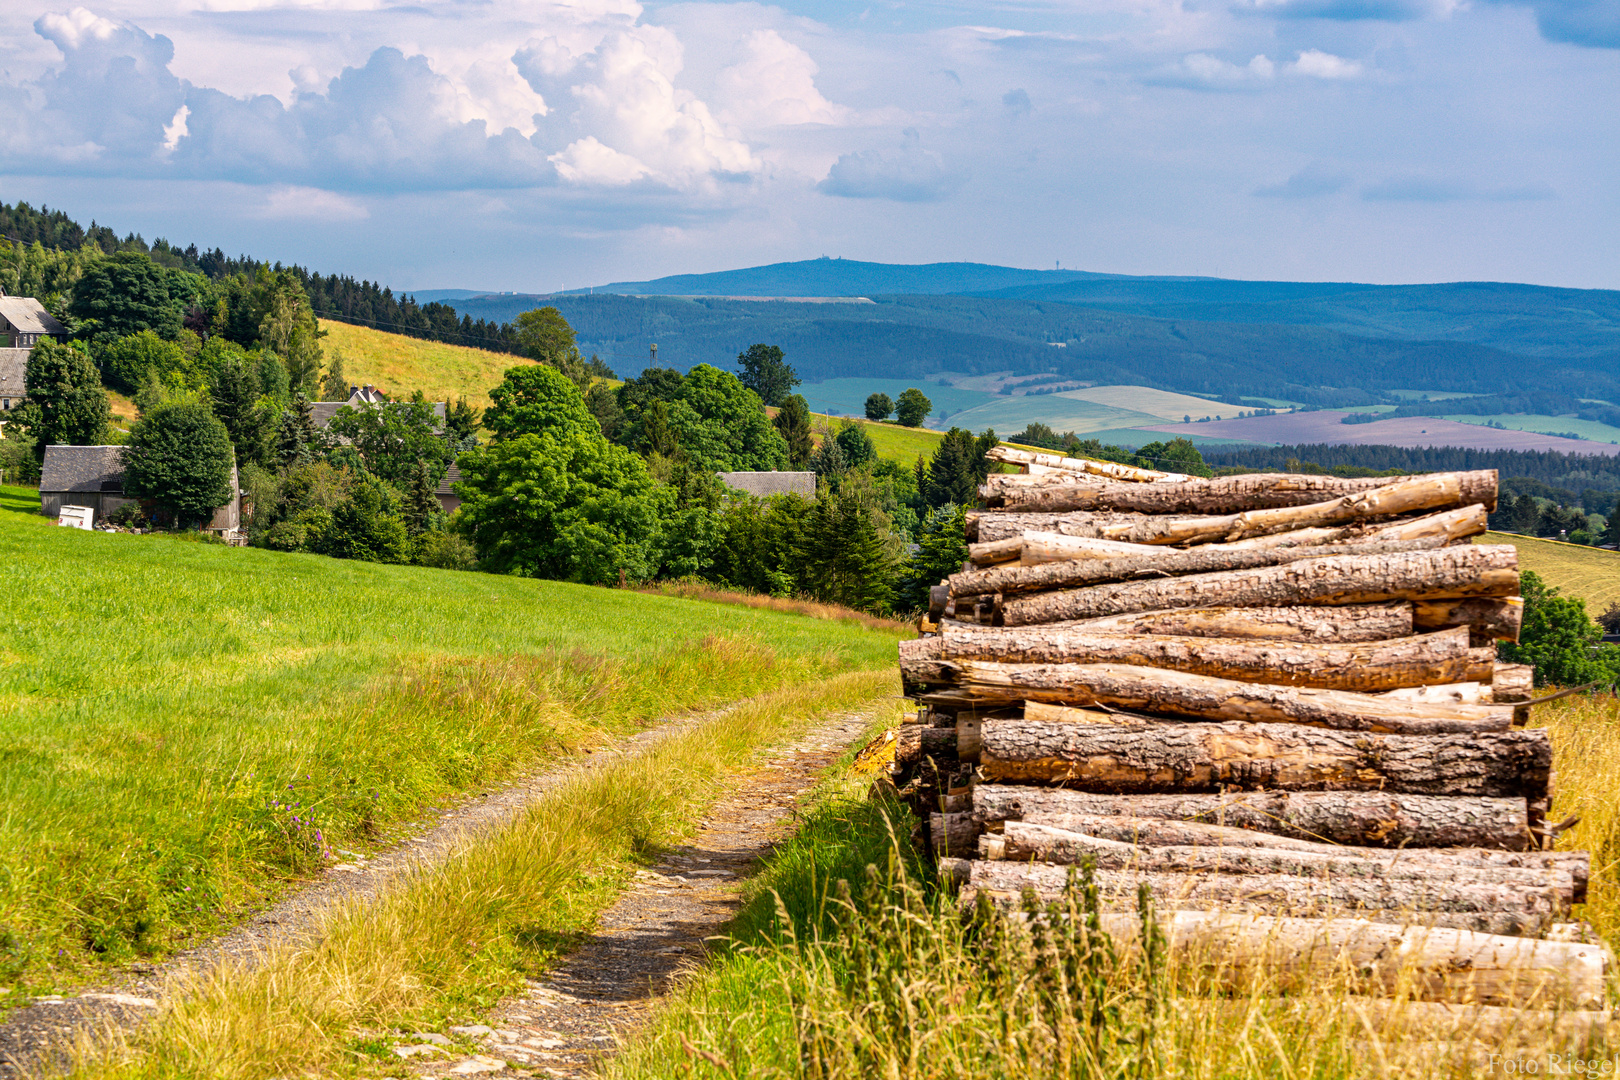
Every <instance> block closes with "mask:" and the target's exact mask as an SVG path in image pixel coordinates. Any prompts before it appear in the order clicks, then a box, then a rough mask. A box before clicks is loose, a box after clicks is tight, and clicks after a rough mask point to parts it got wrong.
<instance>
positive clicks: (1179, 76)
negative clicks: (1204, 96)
mask: <svg viewBox="0 0 1620 1080" xmlns="http://www.w3.org/2000/svg"><path fill="white" fill-rule="evenodd" d="M1276 77H1277V65H1276V64H1275V63H1274V62H1272V60H1271V58H1270V57H1268V56H1266V55H1264V54H1261V55H1258V56H1255V57H1254V58H1253V59H1251V60H1250V61H1249V62H1248V63H1247V64H1243V65H1238V64H1234V63H1232V62H1230V61H1227V60H1222V59H1221V58H1220V57H1218V56H1211V55H1210V54H1209V53H1191V54H1189V55H1187V56H1184V57H1182V58H1181V60H1180V61H1179V62H1178V63H1176V64H1173V65H1171V66H1170V67H1167V68H1161V69H1159V70H1158V71H1157V72H1155V73H1153V74H1152V75H1150V76H1149V77H1148V78H1147V80H1146V81H1147V82H1150V83H1156V84H1158V85H1161V86H1185V87H1189V88H1192V89H1215V90H1249V89H1254V88H1257V87H1261V86H1267V85H1269V84H1270V83H1271V82H1272V81H1273V80H1275V79H1276Z"/></svg>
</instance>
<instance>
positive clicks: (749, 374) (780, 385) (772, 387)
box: [737, 344, 800, 406]
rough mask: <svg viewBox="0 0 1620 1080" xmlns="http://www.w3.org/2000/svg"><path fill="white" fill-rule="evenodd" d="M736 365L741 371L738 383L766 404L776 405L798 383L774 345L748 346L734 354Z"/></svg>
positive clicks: (778, 349) (797, 376) (795, 373)
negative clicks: (741, 351)
mask: <svg viewBox="0 0 1620 1080" xmlns="http://www.w3.org/2000/svg"><path fill="white" fill-rule="evenodd" d="M737 366H738V367H740V368H742V375H741V376H740V378H741V379H742V384H743V385H744V386H746V387H748V389H750V390H752V391H753V392H754V393H756V394H758V395H759V400H761V401H763V402H764V403H765V404H767V405H772V406H775V405H780V404H781V403H782V401H783V399H784V398H786V397H787V396H788V395H789V394H791V393H792V392H793V388H794V387H795V386H798V385H799V382H800V380H799V375H798V373H797V372H795V371H794V370H793V369H792V368H791V367H789V366H788V364H787V362H786V361H785V360H784V359H783V354H782V350H781V349H780V348H778V347H777V346H775V345H765V344H759V345H750V346H749V347H748V351H747V352H744V353H738V354H737Z"/></svg>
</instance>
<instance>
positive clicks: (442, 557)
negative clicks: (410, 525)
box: [415, 532, 478, 570]
mask: <svg viewBox="0 0 1620 1080" xmlns="http://www.w3.org/2000/svg"><path fill="white" fill-rule="evenodd" d="M415 562H416V565H418V566H432V567H436V568H437V569H440V570H471V569H472V568H473V567H474V566H476V565H477V564H478V552H476V551H474V550H473V546H472V545H471V544H469V543H467V541H466V540H465V539H464V538H462V537H460V536H457V535H456V534H455V533H444V532H426V533H423V534H422V535H421V536H419V537H417V538H416V560H415Z"/></svg>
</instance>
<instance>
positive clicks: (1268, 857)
mask: <svg viewBox="0 0 1620 1080" xmlns="http://www.w3.org/2000/svg"><path fill="white" fill-rule="evenodd" d="M1208 827H1209V826H1206V828H1208ZM961 831H965V830H959V832H961ZM1231 831H1233V832H1239V833H1241V832H1242V830H1240V829H1234V830H1231ZM1250 835H1255V836H1258V835H1261V834H1258V833H1255V834H1250ZM978 843H979V853H980V855H981V857H983V858H987V859H1003V860H1010V861H1023V862H1029V861H1035V862H1048V863H1060V864H1064V865H1068V864H1074V863H1078V862H1080V861H1081V860H1082V859H1084V858H1086V857H1087V856H1090V857H1092V858H1094V859H1095V860H1096V864H1097V866H1098V867H1100V868H1102V869H1105V870H1125V869H1134V870H1148V871H1173V872H1177V873H1187V872H1198V871H1207V872H1211V873H1222V874H1291V875H1294V876H1297V877H1325V876H1332V877H1388V878H1392V879H1398V880H1411V881H1425V880H1435V879H1437V878H1439V879H1446V878H1455V879H1457V880H1463V881H1471V882H1475V883H1483V884H1494V885H1526V886H1532V887H1541V886H1552V887H1555V888H1557V889H1559V890H1560V895H1561V896H1562V897H1563V899H1564V902H1565V903H1580V902H1582V901H1584V900H1585V899H1586V885H1587V883H1588V882H1589V881H1590V874H1591V872H1590V862H1589V861H1588V860H1580V859H1578V858H1576V859H1568V860H1565V861H1562V862H1561V861H1558V860H1554V859H1548V858H1545V857H1544V856H1545V855H1550V854H1552V853H1551V852H1529V853H1524V854H1519V853H1514V852H1506V851H1502V852H1484V853H1481V854H1480V855H1467V854H1464V853H1462V852H1460V851H1454V850H1452V849H1445V848H1442V849H1439V850H1438V851H1437V852H1435V853H1434V854H1433V855H1431V854H1430V852H1429V851H1427V850H1423V849H1417V850H1414V849H1411V848H1404V849H1401V850H1399V851H1388V850H1382V851H1381V850H1379V849H1377V848H1336V847H1333V846H1332V845H1329V844H1311V845H1308V846H1304V847H1294V848H1285V847H1276V846H1271V845H1261V844H1245V845H1241V846H1236V847H1224V846H1211V845H1209V844H1177V845H1148V844H1143V843H1139V842H1131V841H1122V840H1120V839H1118V838H1115V837H1103V836H1097V835H1093V834H1090V833H1087V832H1085V831H1081V830H1076V829H1071V828H1064V827H1060V826H1058V825H1054V824H1049V823H1046V822H1031V821H1009V822H1006V823H1005V825H1004V827H1003V829H1002V831H1001V832H1000V833H999V834H986V835H984V836H981V837H980V838H979V841H978ZM957 850H958V851H960V849H957ZM1569 854H1572V855H1573V854H1575V853H1573V852H1571V853H1569ZM1582 854H1584V853H1582ZM1491 856H1501V858H1500V859H1495V858H1491ZM1583 862H1584V863H1585V865H1584V866H1581V867H1579V869H1580V870H1581V878H1580V880H1579V882H1577V880H1576V875H1575V870H1576V869H1577V864H1578V863H1583Z"/></svg>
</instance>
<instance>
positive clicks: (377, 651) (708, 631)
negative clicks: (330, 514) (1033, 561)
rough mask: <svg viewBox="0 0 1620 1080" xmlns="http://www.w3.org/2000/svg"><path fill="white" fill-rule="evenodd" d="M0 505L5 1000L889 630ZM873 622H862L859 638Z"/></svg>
mask: <svg viewBox="0 0 1620 1080" xmlns="http://www.w3.org/2000/svg"><path fill="white" fill-rule="evenodd" d="M38 505H39V503H38V495H37V493H35V492H32V491H29V490H26V489H19V488H3V489H0V557H3V558H4V561H5V564H6V566H8V567H9V568H10V570H11V574H12V585H11V588H10V590H9V592H8V602H7V605H6V608H5V615H4V625H5V632H4V635H3V639H0V640H3V644H0V746H4V747H5V748H6V752H5V754H4V756H3V757H0V786H3V788H4V790H5V792H6V809H7V814H6V817H5V820H4V821H3V822H0V928H3V929H4V932H5V937H4V939H3V940H4V944H3V945H0V985H11V984H17V983H21V984H24V985H30V986H33V987H41V986H47V987H48V986H52V985H60V984H61V983H63V982H68V981H72V980H73V979H74V978H76V977H77V974H78V973H80V972H81V971H82V969H83V968H84V967H85V966H86V965H87V964H89V963H90V962H91V961H92V960H93V959H94V958H96V957H101V958H105V959H112V960H120V959H127V958H129V957H130V956H132V955H135V954H161V953H163V952H165V951H167V950H168V949H171V948H173V947H175V946H177V945H179V944H182V943H183V942H185V941H186V940H188V939H189V938H192V937H195V936H196V935H198V934H201V933H206V932H208V931H210V930H213V929H216V928H218V927H219V926H220V925H222V924H223V923H225V922H228V921H229V920H230V919H231V918H233V917H234V915H235V913H236V912H238V911H240V910H241V908H242V906H243V905H244V904H247V903H249V902H256V901H257V900H259V899H261V898H262V897H264V896H265V895H266V894H268V893H273V892H274V891H276V889H277V888H278V887H279V886H280V885H281V884H283V883H286V882H288V881H290V880H293V879H295V878H297V877H299V876H301V875H305V874H307V873H309V872H311V871H312V870H313V869H315V868H317V867H319V866H320V865H322V864H323V862H325V861H326V855H327V852H328V851H331V852H341V851H342V850H344V849H349V850H363V849H366V848H367V847H369V846H370V845H371V844H373V843H375V842H379V841H383V840H386V839H387V838H388V836H389V835H390V832H391V828H392V826H393V824H394V823H396V822H399V821H401V820H404V819H406V818H407V817H408V816H410V815H412V814H415V813H416V812H417V811H418V809H419V808H420V807H421V806H422V805H423V804H424V803H425V802H427V801H429V800H432V799H434V798H437V797H441V796H445V795H447V794H450V793H454V792H457V791H460V790H463V789H465V788H467V787H469V786H471V785H474V784H480V783H485V782H487V781H489V780H491V779H494V778H499V777H500V776H502V775H505V774H509V773H511V772H513V771H514V770H517V769H520V768H523V767H525V766H528V765H530V764H533V763H536V762H539V761H542V760H545V759H549V758H554V757H557V756H559V755H565V754H568V753H570V752H572V751H575V750H577V749H581V748H588V747H590V746H592V745H596V744H600V743H602V742H604V741H607V740H609V739H611V738H612V737H614V736H617V735H622V734H624V733H627V732H630V731H634V730H637V729H639V728H641V727H643V726H645V725H647V724H648V723H649V722H651V721H653V720H655V719H656V718H659V717H666V716H671V715H678V714H679V713H681V712H683V711H687V710H692V709H698V708H705V707H711V706H714V705H716V704H719V703H722V702H726V701H730V700H735V699H738V698H742V697H746V696H750V695H755V694H758V693H761V692H762V691H768V690H771V689H774V688H777V687H785V686H793V685H799V684H805V683H810V682H814V681H816V680H820V679H823V678H825V677H827V676H830V675H833V674H835V673H841V672H847V671H854V670H871V669H878V668H881V667H883V666H885V665H889V664H892V662H893V652H894V643H895V641H896V639H897V636H898V631H897V630H896V629H883V628H876V629H874V628H868V626H866V625H863V624H861V623H857V622H851V621H843V620H830V619H814V618H808V617H805V616H801V615H795V614H787V613H781V612H776V611H770V610H754V609H750V608H745V607H738V606H734V605H718V604H712V603H703V602H697V601H691V600H684V599H680V598H676V597H668V596H660V595H647V594H642V593H637V592H633V591H627V590H626V591H621V590H611V589H596V588H588V587H584V586H577V585H570V584H566V583H563V582H551V581H547V582H538V581H533V580H528V579H522V578H510V577H497V576H492V575H485V574H474V573H455V572H448V571H440V570H431V569H424V568H418V567H403V566H384V565H378V564H375V563H366V562H357V561H347V560H335V559H327V558H323V557H319V556H312V555H299V554H284V553H278V552H272V551H266V550H262V549H257V548H226V547H223V546H219V545H213V544H203V543H198V542H195V540H188V539H186V538H182V537H172V536H161V535H159V536H135V535H127V534H108V533H87V532H79V531H77V530H70V529H59V528H55V527H53V526H52V525H50V524H49V523H48V522H47V521H46V520H45V519H44V518H42V517H39V516H38V515H37V510H38ZM868 622H870V620H868Z"/></svg>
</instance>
